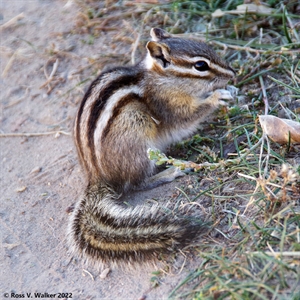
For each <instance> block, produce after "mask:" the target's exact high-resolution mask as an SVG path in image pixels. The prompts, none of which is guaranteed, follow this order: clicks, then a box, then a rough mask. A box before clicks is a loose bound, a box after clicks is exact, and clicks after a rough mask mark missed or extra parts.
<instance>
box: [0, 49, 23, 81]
mask: <svg viewBox="0 0 300 300" xmlns="http://www.w3.org/2000/svg"><path fill="white" fill-rule="evenodd" d="M18 52H19V49H17V50H16V51H15V52H14V53H13V55H12V56H11V57H10V59H9V61H8V63H7V65H6V66H5V68H4V70H3V72H2V74H1V76H2V78H4V77H5V76H6V75H7V73H8V70H9V69H10V67H11V66H12V64H13V62H14V60H15V58H16V56H17V54H18Z"/></svg>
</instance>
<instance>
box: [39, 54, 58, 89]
mask: <svg viewBox="0 0 300 300" xmlns="http://www.w3.org/2000/svg"><path fill="white" fill-rule="evenodd" d="M48 63H49V60H48V61H47V63H46V65H45V66H44V74H45V76H46V78H47V80H46V81H45V82H44V83H43V84H42V85H41V86H40V89H42V88H43V87H45V86H46V85H48V93H49V90H50V91H51V86H50V85H49V84H50V82H51V81H52V79H53V76H54V75H55V73H56V71H57V68H58V63H59V60H58V59H56V61H55V63H54V64H53V67H52V71H51V73H50V75H49V76H48V74H47V70H46V67H47V65H48Z"/></svg>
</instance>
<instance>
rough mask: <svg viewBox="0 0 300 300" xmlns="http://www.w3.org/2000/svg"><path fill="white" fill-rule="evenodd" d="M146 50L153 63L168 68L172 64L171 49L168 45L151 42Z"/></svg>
mask: <svg viewBox="0 0 300 300" xmlns="http://www.w3.org/2000/svg"><path fill="white" fill-rule="evenodd" d="M146 48H147V50H148V53H149V54H150V57H151V58H152V60H153V61H156V62H157V63H159V64H160V65H161V66H162V67H164V68H166V67H167V66H168V65H169V64H170V49H169V47H168V46H167V45H166V44H161V43H157V42H153V41H150V42H148V43H147V45H146Z"/></svg>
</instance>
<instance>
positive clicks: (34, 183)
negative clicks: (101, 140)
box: [0, 0, 191, 299]
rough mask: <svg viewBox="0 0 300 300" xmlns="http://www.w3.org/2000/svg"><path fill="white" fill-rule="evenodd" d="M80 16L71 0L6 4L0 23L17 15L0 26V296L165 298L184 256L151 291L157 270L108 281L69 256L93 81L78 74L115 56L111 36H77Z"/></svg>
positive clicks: (167, 190)
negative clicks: (81, 131)
mask: <svg viewBox="0 0 300 300" xmlns="http://www.w3.org/2000/svg"><path fill="white" fill-rule="evenodd" d="M78 12H79V7H78V6H77V5H76V4H75V3H74V2H72V1H66V0H1V1H0V22H1V23H0V24H2V25H3V24H5V23H6V22H7V21H9V20H11V19H13V18H14V17H16V16H18V20H17V21H16V22H12V23H11V24H10V23H9V24H7V23H6V25H4V26H1V29H0V30H1V31H0V36H1V48H0V50H1V56H0V59H1V74H0V75H1V78H0V84H1V103H0V105H1V134H2V137H1V138H0V147H1V148H0V150H1V153H0V155H1V157H0V161H1V172H0V176H1V177H0V178H1V203H0V226H1V230H0V233H1V248H0V249H1V256H0V295H1V296H0V297H4V298H5V297H6V296H8V298H16V297H19V298H21V297H22V295H23V296H24V297H25V298H29V297H34V296H33V293H35V292H40V293H48V294H56V296H55V297H56V298H58V293H72V298H73V299H166V298H167V296H168V295H169V293H170V291H172V289H173V288H174V287H175V286H176V285H177V284H178V283H179V282H180V281H181V280H182V279H183V278H184V277H185V276H186V275H187V273H188V271H189V267H188V265H189V264H191V262H189V263H186V265H185V267H184V269H183V270H181V265H182V262H183V260H184V259H183V256H182V255H181V256H180V255H178V256H179V258H178V259H177V261H176V263H175V265H174V268H173V270H171V271H170V272H169V274H167V275H166V276H164V277H163V278H162V281H161V282H160V283H159V285H158V287H155V288H153V282H151V280H150V279H151V277H152V276H153V275H152V274H151V272H153V271H156V270H158V267H155V266H142V267H141V268H138V269H134V268H133V269H130V270H119V269H113V270H111V272H110V273H109V274H108V275H107V277H106V278H104V279H101V278H100V276H99V275H100V274H101V272H102V270H103V268H105V267H109V266H104V267H102V268H100V269H97V268H96V267H92V266H86V265H85V264H84V262H82V261H78V260H76V259H72V257H71V256H70V255H69V254H68V251H67V250H68V248H67V245H66V228H67V223H68V213H67V212H66V210H67V208H68V207H69V206H70V205H72V204H73V203H74V202H75V201H77V199H78V197H79V196H80V194H81V193H82V191H83V189H84V187H85V184H86V182H85V179H84V176H83V174H82V170H81V168H80V166H79V164H78V160H77V155H76V151H75V147H74V143H73V140H72V136H71V134H70V133H71V131H72V124H73V119H74V116H75V113H76V110H77V107H78V104H79V101H80V100H81V98H82V96H83V93H84V90H86V88H87V86H88V84H89V83H90V81H91V79H92V78H94V77H95V75H96V74H90V73H89V72H91V70H89V69H88V68H87V70H86V72H85V73H84V74H87V75H86V76H87V77H84V76H82V73H80V74H76V71H77V70H80V69H81V68H85V67H86V66H88V63H89V61H88V57H92V56H93V55H94V54H95V55H96V54H99V53H101V52H109V51H113V50H110V44H109V40H110V37H109V33H108V34H103V36H101V38H99V39H97V40H95V41H94V43H93V45H92V46H91V45H89V44H88V43H87V42H84V41H82V37H81V36H80V34H77V33H73V34H70V32H72V30H73V28H74V24H75V16H76V15H77V14H78ZM58 51H59V52H60V54H59V55H56V56H55V55H54V56H53V55H51V54H53V53H56V52H58ZM93 51H94V52H95V53H94V54H93ZM53 57H55V58H53ZM56 59H57V60H56ZM52 71H55V74H54V77H53V80H51V72H52ZM88 76H90V78H89V77H88ZM49 77H50V79H49ZM86 79H87V80H86ZM47 80H48V81H47ZM82 80H86V82H85V83H84V84H82V85H78V83H80V82H81V81H82ZM77 85H78V86H77ZM49 132H50V134H49ZM4 133H10V134H15V135H13V136H6V137H5V136H3V134H4ZM24 133H25V134H24ZM40 133H42V134H41V135H35V134H40ZM18 134H21V135H20V136H18ZM26 134H28V135H27V136H26ZM189 180H190V178H189V176H186V177H185V178H183V179H181V181H177V182H174V183H172V184H170V185H168V186H164V187H162V188H159V189H156V190H154V191H150V192H147V193H144V194H143V197H144V198H148V197H158V196H159V195H162V194H164V195H172V194H173V193H174V192H175V191H176V188H175V187H176V186H178V185H180V184H182V183H188V181H189ZM6 293H8V295H7V294H6ZM27 293H32V294H31V296H28V295H27Z"/></svg>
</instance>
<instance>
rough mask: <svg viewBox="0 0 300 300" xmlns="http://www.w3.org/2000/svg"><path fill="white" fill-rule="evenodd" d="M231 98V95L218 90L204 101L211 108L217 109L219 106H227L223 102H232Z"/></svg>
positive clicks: (225, 91)
mask: <svg viewBox="0 0 300 300" xmlns="http://www.w3.org/2000/svg"><path fill="white" fill-rule="evenodd" d="M232 99H233V97H232V95H231V93H230V92H229V91H227V90H225V89H218V90H215V91H213V92H212V93H211V95H210V96H209V97H208V98H207V99H206V101H207V102H210V103H211V104H212V105H213V106H215V107H218V106H220V105H223V106H227V105H228V103H227V102H226V101H223V100H232Z"/></svg>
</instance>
